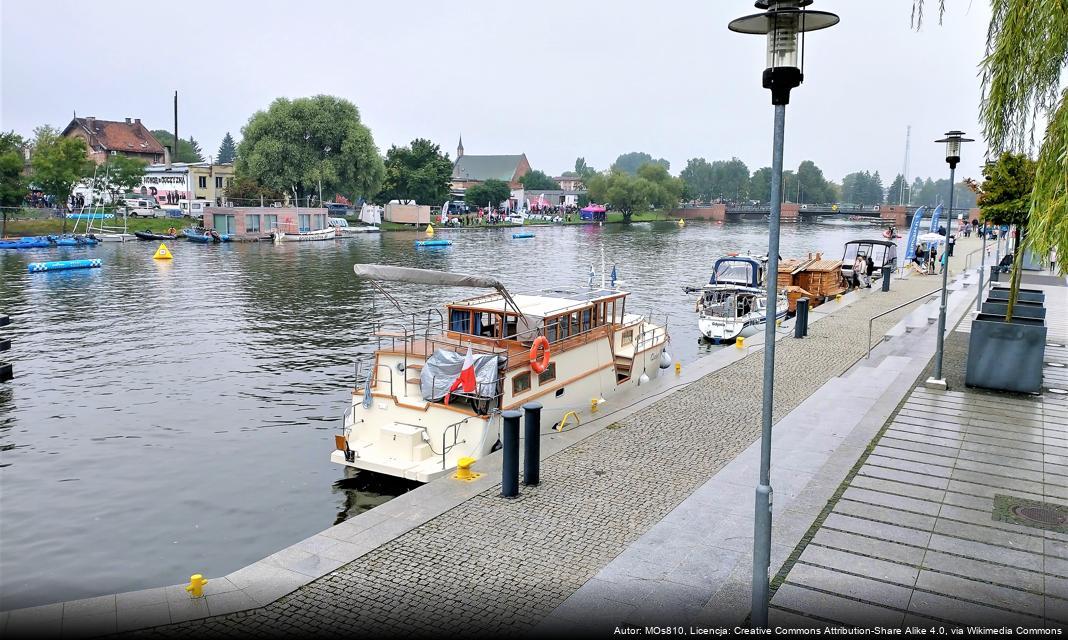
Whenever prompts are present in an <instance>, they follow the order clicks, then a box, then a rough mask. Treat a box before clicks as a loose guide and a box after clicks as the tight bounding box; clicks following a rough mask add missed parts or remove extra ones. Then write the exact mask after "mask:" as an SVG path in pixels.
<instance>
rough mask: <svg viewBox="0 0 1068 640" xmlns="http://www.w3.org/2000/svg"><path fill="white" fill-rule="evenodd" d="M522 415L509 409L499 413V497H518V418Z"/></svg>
mask: <svg viewBox="0 0 1068 640" xmlns="http://www.w3.org/2000/svg"><path fill="white" fill-rule="evenodd" d="M521 415H523V414H522V413H520V412H518V411H515V410H514V409H510V410H508V411H504V412H502V413H501V418H502V422H503V423H504V427H503V428H502V431H503V433H502V438H503V440H504V443H503V449H504V450H503V451H502V452H501V453H502V454H503V455H504V461H503V463H502V465H501V466H502V470H501V471H502V475H501V497H504V498H515V497H516V496H518V495H519V416H521Z"/></svg>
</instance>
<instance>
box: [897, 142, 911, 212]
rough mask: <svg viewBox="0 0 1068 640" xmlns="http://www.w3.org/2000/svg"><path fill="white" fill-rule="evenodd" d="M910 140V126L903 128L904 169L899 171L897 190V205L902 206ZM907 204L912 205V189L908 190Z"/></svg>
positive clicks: (907, 178) (907, 176) (906, 178)
mask: <svg viewBox="0 0 1068 640" xmlns="http://www.w3.org/2000/svg"><path fill="white" fill-rule="evenodd" d="M911 139H912V125H911V124H910V125H909V126H908V127H906V128H905V167H904V169H903V170H902V171H901V188H900V189H898V196H897V203H898V204H899V205H900V204H903V202H904V200H905V189H906V188H908V187H907V185H908V183H909V145H910V144H911V141H912V140H911ZM909 204H912V189H909Z"/></svg>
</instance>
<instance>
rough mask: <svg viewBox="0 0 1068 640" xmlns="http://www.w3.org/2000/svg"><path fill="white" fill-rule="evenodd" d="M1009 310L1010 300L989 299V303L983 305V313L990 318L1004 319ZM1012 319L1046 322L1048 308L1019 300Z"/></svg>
mask: <svg viewBox="0 0 1068 640" xmlns="http://www.w3.org/2000/svg"><path fill="white" fill-rule="evenodd" d="M1008 310H1009V301H1008V300H990V299H989V298H988V299H987V301H986V302H984V303H983V310H982V313H984V314H986V315H990V316H997V317H999V318H1004V317H1005V312H1007V311H1008ZM1012 317H1013V318H1031V319H1034V320H1045V319H1046V308H1045V307H1043V306H1042V305H1041V304H1039V303H1037V302H1023V301H1021V300H1017V301H1016V305H1015V306H1014V307H1013V308H1012Z"/></svg>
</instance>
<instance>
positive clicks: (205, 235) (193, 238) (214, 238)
mask: <svg viewBox="0 0 1068 640" xmlns="http://www.w3.org/2000/svg"><path fill="white" fill-rule="evenodd" d="M182 235H183V236H185V239H186V240H189V241H190V242H199V243H201V244H212V243H218V242H230V240H231V238H230V236H229V235H227V234H224V233H219V232H218V231H216V230H214V229H204V228H203V227H190V228H187V229H182Z"/></svg>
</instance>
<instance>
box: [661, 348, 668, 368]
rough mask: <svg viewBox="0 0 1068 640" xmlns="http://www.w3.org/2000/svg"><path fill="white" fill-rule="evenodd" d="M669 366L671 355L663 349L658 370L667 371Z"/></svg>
mask: <svg viewBox="0 0 1068 640" xmlns="http://www.w3.org/2000/svg"><path fill="white" fill-rule="evenodd" d="M670 366H671V354H670V353H668V352H667V350H666V349H665V350H664V351H661V352H660V368H661V369H667V368H668V367H670Z"/></svg>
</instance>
